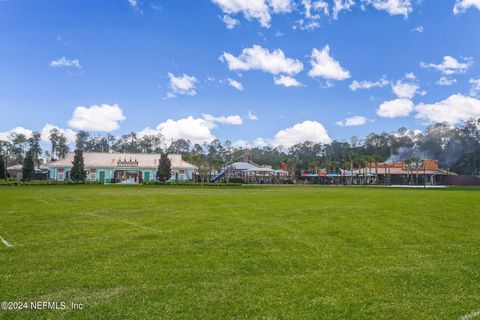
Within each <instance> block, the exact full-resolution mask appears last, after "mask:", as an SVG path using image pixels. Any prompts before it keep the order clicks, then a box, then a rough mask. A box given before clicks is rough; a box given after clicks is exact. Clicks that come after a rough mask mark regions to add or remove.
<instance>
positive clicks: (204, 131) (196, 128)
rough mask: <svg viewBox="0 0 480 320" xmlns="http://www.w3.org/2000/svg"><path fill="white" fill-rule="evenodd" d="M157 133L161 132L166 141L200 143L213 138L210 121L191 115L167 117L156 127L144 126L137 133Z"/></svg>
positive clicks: (140, 134)
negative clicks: (178, 117)
mask: <svg viewBox="0 0 480 320" xmlns="http://www.w3.org/2000/svg"><path fill="white" fill-rule="evenodd" d="M157 133H160V134H162V135H163V137H164V138H165V141H167V142H170V141H172V140H174V141H175V140H178V139H185V140H190V141H191V142H192V143H199V144H201V143H203V142H205V141H207V142H210V141H212V140H214V139H215V136H214V135H213V134H212V131H211V123H209V122H208V121H206V120H205V119H202V118H193V117H192V116H189V117H187V118H183V119H179V120H173V119H168V120H167V121H164V122H162V123H160V124H159V125H158V126H157V127H156V129H150V128H145V129H144V130H143V131H141V132H139V133H138V135H139V136H143V135H145V134H157Z"/></svg>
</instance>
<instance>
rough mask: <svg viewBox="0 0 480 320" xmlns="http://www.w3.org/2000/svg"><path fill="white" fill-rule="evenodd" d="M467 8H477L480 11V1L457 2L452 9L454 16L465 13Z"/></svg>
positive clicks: (458, 0)
mask: <svg viewBox="0 0 480 320" xmlns="http://www.w3.org/2000/svg"><path fill="white" fill-rule="evenodd" d="M469 8H477V9H478V10H480V0H457V1H456V2H455V5H454V7H453V13H454V14H455V15H457V14H460V13H463V12H465V11H466V10H467V9H469Z"/></svg>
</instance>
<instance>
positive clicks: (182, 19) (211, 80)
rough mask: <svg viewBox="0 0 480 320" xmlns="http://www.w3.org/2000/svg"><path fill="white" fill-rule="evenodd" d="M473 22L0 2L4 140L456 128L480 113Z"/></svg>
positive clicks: (268, 0)
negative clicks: (55, 133) (35, 134)
mask: <svg viewBox="0 0 480 320" xmlns="http://www.w3.org/2000/svg"><path fill="white" fill-rule="evenodd" d="M308 4H310V5H311V6H312V7H311V10H310V11H308V10H307V9H308ZM335 5H336V8H337V9H343V10H334V8H335ZM223 20H229V21H230V22H232V23H233V24H234V25H230V28H229V26H228V25H227V24H226V23H225V22H224V21H223ZM479 30H480V0H459V1H455V0H443V1H433V0H424V1H415V0H342V1H340V0H324V1H319V0H316V1H315V0H312V1H302V0H249V1H246V0H213V1H212V0H195V1H194V0H190V1H182V0H155V1H148V0H137V1H134V0H130V1H128V0H110V1H106V0H105V1H87V0H82V1H73V0H72V1H57V0H52V1H40V0H38V1H37V0H31V1H27V0H3V1H0V49H1V50H0V111H1V121H0V137H5V136H6V135H8V133H9V132H11V130H15V131H20V132H27V133H28V132H29V131H28V130H38V131H40V130H42V129H44V131H45V126H46V125H50V126H47V128H51V127H52V126H57V127H59V128H60V129H62V130H65V132H66V133H69V134H70V136H73V133H74V132H76V131H78V130H80V129H87V130H90V131H93V132H98V133H101V134H104V133H106V132H110V133H112V134H114V135H121V134H124V133H128V132H131V131H135V132H140V133H142V134H145V133H147V132H148V133H162V134H164V135H165V136H166V137H167V138H169V139H172V138H174V139H176V138H179V137H185V138H189V139H191V140H192V141H196V142H199V141H200V140H202V139H211V138H213V137H216V138H219V139H221V140H226V139H228V140H230V141H234V142H238V143H239V144H241V145H244V144H245V143H246V142H248V143H249V144H251V145H254V144H255V143H256V144H264V143H266V144H272V145H279V144H281V145H287V146H288V145H291V144H293V143H295V142H299V141H301V140H305V139H309V140H315V141H316V142H328V141H329V140H332V139H338V140H348V139H349V137H351V136H352V135H357V136H365V135H366V134H368V133H369V132H372V131H392V130H395V129H397V128H399V127H401V126H406V127H408V128H409V129H412V130H414V129H420V130H422V129H424V128H425V127H426V126H427V125H428V124H430V123H432V122H435V121H448V122H450V123H451V124H452V125H455V124H458V123H461V121H464V120H466V119H467V118H468V117H478V116H480V100H479V99H478V97H479V94H480V67H479V64H478V62H479V61H480V32H479ZM314 49H316V54H314V53H313V51H314ZM242 53H243V54H242ZM221 57H223V58H221ZM227 57H229V58H227ZM317 58H318V59H317ZM312 61H313V64H312ZM229 79H230V80H229ZM275 79H276V80H277V82H278V83H277V84H276V83H275ZM280 79H283V80H284V81H287V80H288V81H287V82H283V83H284V84H285V83H289V84H290V85H291V84H294V85H293V86H289V87H286V86H285V85H282V84H281V81H279V80H280ZM440 79H442V81H441V82H439V80H440ZM229 81H230V82H232V84H234V85H236V86H237V88H234V87H233V86H231V85H230V84H229ZM354 81H358V83H357V84H358V85H357V86H356V90H353V89H354V88H355V85H354ZM362 81H363V82H362ZM240 84H241V88H242V89H243V90H239V89H238V88H240V87H239V85H240ZM440 84H442V85H440ZM371 86H373V87H372V88H369V89H367V88H366V87H371ZM249 113H250V117H249V116H248V114H249ZM252 115H255V116H256V118H257V119H256V120H254V119H253V118H255V117H252ZM168 119H170V120H168ZM146 128H147V130H145V129H146ZM197 140H198V141H197ZM240 141H245V142H240Z"/></svg>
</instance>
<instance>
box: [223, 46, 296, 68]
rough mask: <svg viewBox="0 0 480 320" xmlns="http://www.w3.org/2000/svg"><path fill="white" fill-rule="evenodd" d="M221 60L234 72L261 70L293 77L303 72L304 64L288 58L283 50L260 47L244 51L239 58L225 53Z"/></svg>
mask: <svg viewBox="0 0 480 320" xmlns="http://www.w3.org/2000/svg"><path fill="white" fill-rule="evenodd" d="M220 60H221V61H222V62H226V63H227V65H228V69H230V70H232V71H249V70H261V71H264V72H268V73H271V74H274V75H278V74H282V73H284V74H290V75H291V74H297V73H299V72H300V71H302V70H303V64H302V63H301V62H300V61H299V60H297V59H292V58H287V57H286V56H285V53H284V52H283V51H282V50H280V49H276V50H273V51H272V52H270V51H269V50H268V49H264V48H262V47H261V46H259V45H253V46H252V47H251V48H246V49H243V50H242V53H241V54H240V55H239V56H237V57H236V56H234V55H233V54H231V53H227V52H224V53H223V54H222V55H221V56H220Z"/></svg>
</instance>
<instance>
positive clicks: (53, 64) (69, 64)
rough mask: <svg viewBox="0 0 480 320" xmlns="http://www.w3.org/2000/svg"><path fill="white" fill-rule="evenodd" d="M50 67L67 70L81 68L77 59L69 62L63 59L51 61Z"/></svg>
mask: <svg viewBox="0 0 480 320" xmlns="http://www.w3.org/2000/svg"><path fill="white" fill-rule="evenodd" d="M50 67H53V68H61V67H67V68H78V69H81V68H82V66H81V65H80V61H78V59H71V60H70V59H67V58H65V57H61V58H60V59H57V60H53V61H51V62H50Z"/></svg>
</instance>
